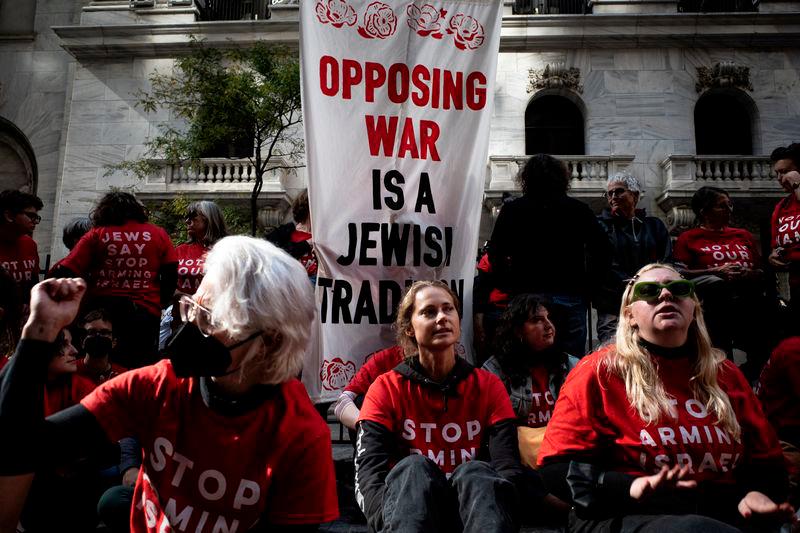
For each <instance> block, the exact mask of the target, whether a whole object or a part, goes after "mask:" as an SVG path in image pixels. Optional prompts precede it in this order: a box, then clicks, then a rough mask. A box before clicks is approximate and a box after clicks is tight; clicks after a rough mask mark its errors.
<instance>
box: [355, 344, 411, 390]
mask: <svg viewBox="0 0 800 533" xmlns="http://www.w3.org/2000/svg"><path fill="white" fill-rule="evenodd" d="M404 358H405V353H404V352H403V348H401V347H400V346H392V347H391V348H386V349H385V350H380V351H378V352H375V353H373V354H372V355H369V356H367V360H366V361H365V362H364V364H363V365H362V366H361V369H360V370H359V371H358V373H357V374H356V375H355V376H354V377H353V379H351V380H350V383H348V384H347V386H346V387H345V388H344V390H345V391H347V392H353V393H355V394H356V396H360V395H362V394H366V393H367V391H368V390H369V386H370V385H372V384H373V383H374V382H375V380H376V379H378V376H380V375H381V374H384V373H386V372H388V371H389V370H391V369H393V368H394V367H396V366H397V365H399V364H400V362H401V361H402V360H403V359H404Z"/></svg>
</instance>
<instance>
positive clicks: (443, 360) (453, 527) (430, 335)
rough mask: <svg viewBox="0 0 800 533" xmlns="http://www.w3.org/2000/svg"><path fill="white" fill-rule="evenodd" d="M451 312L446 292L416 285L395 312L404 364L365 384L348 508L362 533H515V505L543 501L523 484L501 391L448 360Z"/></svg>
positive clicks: (457, 328)
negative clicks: (356, 510)
mask: <svg viewBox="0 0 800 533" xmlns="http://www.w3.org/2000/svg"><path fill="white" fill-rule="evenodd" d="M458 305H459V304H458V297H457V296H456V295H455V294H454V293H453V291H452V290H451V289H450V287H448V285H447V284H445V283H443V282H440V281H417V282H415V283H414V284H413V285H411V287H409V289H408V291H407V292H406V294H405V296H404V297H403V299H402V301H401V302H400V305H399V306H398V310H397V320H396V322H395V328H396V330H397V337H398V344H400V345H401V346H403V347H404V349H405V351H406V354H407V355H408V356H409V357H408V358H407V359H406V360H405V361H403V362H402V363H400V364H399V365H398V366H397V367H395V368H394V370H391V371H389V372H386V373H385V374H383V375H381V376H379V377H378V378H377V380H376V381H375V382H374V383H373V384H372V386H371V387H370V388H369V391H368V392H367V396H366V398H365V399H364V405H363V406H362V409H361V415H360V417H359V421H358V426H357V428H358V441H357V449H356V478H355V479H356V501H357V502H358V504H359V506H360V507H361V510H362V511H363V512H364V515H365V516H366V517H367V524H368V526H369V529H370V531H375V532H380V531H441V532H450V531H460V530H463V531H468V532H479V531H480V532H484V531H485V532H500V531H503V532H505V531H514V530H515V528H516V527H517V526H516V515H517V509H516V506H517V505H518V503H522V502H524V503H525V505H528V506H535V505H538V504H539V502H540V501H541V499H542V498H543V497H544V491H543V487H542V483H541V480H540V479H539V478H538V476H536V477H535V480H536V481H538V484H533V483H530V484H525V483H524V482H523V480H524V476H525V473H524V471H523V469H522V466H521V464H520V462H519V461H520V460H519V449H518V446H517V430H516V427H515V424H514V411H513V410H512V408H511V403H510V402H509V399H508V395H507V394H506V393H505V390H504V389H503V385H502V383H501V382H500V380H499V379H498V378H497V377H496V376H494V375H493V374H491V373H489V372H486V371H485V370H480V369H476V368H475V367H473V366H472V365H470V364H469V363H467V362H466V361H465V360H463V359H461V358H460V357H458V356H457V355H456V353H455V344H456V342H458V339H459V336H460V334H461V322H460V318H459V307H458ZM518 488H520V489H522V488H525V489H528V492H527V493H524V494H521V493H518ZM518 498H519V499H518Z"/></svg>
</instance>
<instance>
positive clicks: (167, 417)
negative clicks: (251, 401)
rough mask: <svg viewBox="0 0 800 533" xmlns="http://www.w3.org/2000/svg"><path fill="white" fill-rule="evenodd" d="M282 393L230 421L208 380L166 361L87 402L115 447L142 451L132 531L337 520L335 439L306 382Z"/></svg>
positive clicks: (283, 387)
mask: <svg viewBox="0 0 800 533" xmlns="http://www.w3.org/2000/svg"><path fill="white" fill-rule="evenodd" d="M275 394H276V398H274V399H268V400H266V401H265V402H264V403H262V404H261V405H260V406H259V407H257V408H255V409H252V410H250V411H248V412H246V413H244V414H241V415H237V416H225V415H223V414H220V413H217V412H215V411H212V410H211V409H209V408H208V407H207V406H206V405H205V403H204V402H203V398H202V396H201V392H200V383H199V380H197V379H194V378H178V377H176V376H175V373H174V372H173V370H172V364H171V363H170V362H169V361H168V360H163V361H161V362H159V363H157V364H155V365H152V366H147V367H144V368H139V369H136V370H131V371H129V372H126V373H124V374H122V375H120V376H117V377H116V378H114V379H112V380H111V381H107V382H106V383H104V384H102V385H100V386H99V387H98V388H97V389H95V391H94V392H93V393H92V394H90V395H89V396H88V397H86V398H84V399H83V401H82V402H81V403H82V404H83V405H84V406H85V407H86V408H87V409H88V410H89V411H90V412H91V413H92V414H93V415H94V416H95V418H96V419H97V421H98V422H99V423H100V425H101V426H102V427H103V429H104V430H105V432H106V434H107V435H108V437H109V439H110V440H112V441H117V440H119V439H121V438H123V437H136V438H137V439H138V440H139V442H140V443H141V445H142V448H143V458H144V460H143V462H142V469H141V470H140V472H139V478H138V479H137V480H136V488H135V489H134V498H133V501H134V502H137V503H136V504H135V505H134V506H133V509H132V513H131V531H132V532H134V533H144V532H148V533H150V532H152V533H155V532H161V531H193V532H194V531H198V532H200V533H212V532H216V531H234V530H236V531H248V530H249V529H250V528H252V527H253V525H254V524H255V523H256V522H257V521H258V520H259V519H260V518H261V517H262V516H265V517H266V520H267V521H268V523H269V524H284V525H292V524H317V523H321V522H327V521H330V520H333V519H335V518H336V517H337V516H338V514H339V511H338V502H337V499H336V479H335V476H334V471H333V460H332V455H331V437H330V430H329V429H328V426H327V425H326V424H325V422H324V421H323V420H322V419H321V418H320V416H319V414H317V412H316V410H315V409H314V406H313V405H312V404H311V400H309V398H308V394H307V393H306V391H305V389H304V388H303V385H301V384H300V382H299V381H297V380H295V379H292V380H290V381H287V382H286V383H282V384H280V385H277V390H276V392H275ZM265 513H266V514H265ZM167 524H168V525H169V527H167ZM170 528H171V529H170Z"/></svg>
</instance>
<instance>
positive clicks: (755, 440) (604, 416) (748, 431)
mask: <svg viewBox="0 0 800 533" xmlns="http://www.w3.org/2000/svg"><path fill="white" fill-rule="evenodd" d="M613 349H614V347H613V346H612V347H609V348H606V349H603V350H601V351H599V352H595V353H594V354H592V355H589V356H587V357H584V358H583V359H582V360H581V362H580V363H579V364H578V366H576V367H575V369H574V370H573V371H572V372H570V374H569V376H568V377H567V380H566V382H565V383H564V386H563V387H562V388H561V392H560V393H559V396H558V401H557V402H556V407H555V411H554V412H553V418H552V419H551V420H550V424H548V426H547V431H546V432H545V436H544V441H543V442H542V447H541V449H540V451H539V464H540V465H543V464H547V463H551V462H554V461H557V460H559V459H562V460H563V459H564V458H567V457H570V456H576V455H577V456H583V457H586V456H589V457H590V458H591V457H595V458H598V457H599V458H601V459H602V460H603V461H604V462H605V463H606V464H608V466H609V468H610V469H611V470H614V471H618V472H623V473H627V474H632V475H636V476H641V475H650V474H653V473H656V472H658V470H659V469H660V468H661V466H662V465H667V466H673V465H675V464H682V465H683V464H685V465H689V467H690V469H689V478H690V479H696V480H698V481H701V480H712V481H721V482H733V481H734V478H733V470H734V469H735V468H736V466H737V465H739V464H748V463H750V462H752V461H753V460H766V461H775V462H782V461H783V455H782V453H781V448H780V445H779V444H778V440H777V438H776V436H775V432H774V431H773V430H772V428H771V427H770V426H769V423H768V422H767V420H766V418H765V417H764V414H763V412H762V411H761V406H760V405H759V403H758V400H757V399H756V397H755V395H754V394H753V391H752V389H751V388H750V385H749V384H748V382H747V379H746V378H745V377H744V376H743V375H742V373H741V372H740V371H739V369H738V368H736V366H735V365H734V364H733V363H732V362H730V361H727V360H726V361H723V362H722V363H721V364H720V366H721V367H720V370H719V374H718V381H719V385H720V387H721V388H722V390H723V391H724V392H725V393H726V394H727V395H728V398H730V402H731V405H732V407H733V411H734V413H735V414H736V417H737V420H738V421H739V424H740V425H741V428H742V439H741V442H736V441H735V440H734V439H733V437H732V436H731V435H730V434H729V433H728V432H727V431H726V430H724V429H723V428H721V427H719V426H718V425H717V418H716V417H715V416H714V415H713V414H710V413H709V412H708V411H707V410H706V408H705V406H704V405H703V403H702V402H700V401H698V400H695V399H694V398H693V395H692V393H691V390H690V385H689V378H690V376H691V375H692V373H693V372H692V368H691V367H692V365H691V363H690V362H689V360H688V358H680V359H666V358H661V357H655V358H654V359H655V360H656V363H657V365H658V374H659V377H660V378H661V380H662V382H663V383H664V389H665V390H666V392H667V394H668V395H670V396H672V397H673V398H674V399H675V402H674V406H675V409H674V412H673V413H672V416H662V417H661V420H659V421H657V422H655V423H652V424H646V423H645V422H644V421H643V420H642V419H641V418H640V417H639V416H638V415H637V414H636V412H635V411H634V410H633V408H632V407H631V405H630V402H629V401H628V398H627V395H626V392H625V384H624V382H623V381H622V379H620V378H619V377H618V376H616V375H614V374H612V373H611V372H610V371H609V370H608V368H607V366H606V365H605V363H604V358H605V357H606V355H607V354H608V353H609V351H610V350H613Z"/></svg>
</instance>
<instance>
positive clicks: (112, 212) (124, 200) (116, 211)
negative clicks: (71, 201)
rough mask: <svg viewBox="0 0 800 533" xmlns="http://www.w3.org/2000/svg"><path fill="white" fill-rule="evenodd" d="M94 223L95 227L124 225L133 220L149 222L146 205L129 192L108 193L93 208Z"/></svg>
mask: <svg viewBox="0 0 800 533" xmlns="http://www.w3.org/2000/svg"><path fill="white" fill-rule="evenodd" d="M91 218H92V224H94V226H95V227H102V226H122V225H123V224H125V223H126V222H129V221H131V220H133V221H135V222H147V212H146V211H145V209H144V205H142V203H141V202H140V201H139V200H137V199H136V197H135V196H134V195H133V194H131V193H129V192H121V191H112V192H109V193H106V194H105V195H104V196H103V197H102V198H100V201H98V202H97V205H96V206H95V207H94V209H92V213H91Z"/></svg>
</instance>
